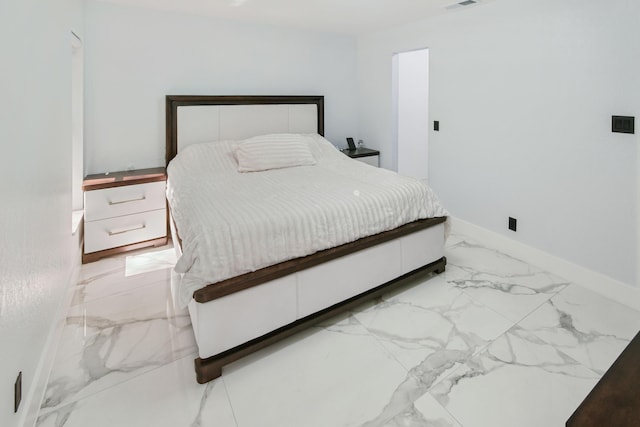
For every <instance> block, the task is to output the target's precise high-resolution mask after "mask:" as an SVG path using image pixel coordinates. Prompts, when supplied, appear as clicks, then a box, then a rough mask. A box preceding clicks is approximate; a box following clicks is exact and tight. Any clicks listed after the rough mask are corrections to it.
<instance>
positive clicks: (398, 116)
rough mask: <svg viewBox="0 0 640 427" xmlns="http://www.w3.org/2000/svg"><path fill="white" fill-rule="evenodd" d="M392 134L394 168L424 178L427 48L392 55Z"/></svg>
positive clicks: (425, 173)
mask: <svg viewBox="0 0 640 427" xmlns="http://www.w3.org/2000/svg"><path fill="white" fill-rule="evenodd" d="M392 67H393V72H392V78H393V115H394V116H393V136H394V138H395V144H394V147H395V150H394V153H393V154H394V155H395V160H396V166H397V171H398V172H399V173H401V174H403V175H408V176H412V177H414V178H418V179H421V180H424V181H426V180H427V177H428V158H427V155H428V137H429V50H428V49H418V50H412V51H408V52H400V53H396V54H394V55H393V57H392Z"/></svg>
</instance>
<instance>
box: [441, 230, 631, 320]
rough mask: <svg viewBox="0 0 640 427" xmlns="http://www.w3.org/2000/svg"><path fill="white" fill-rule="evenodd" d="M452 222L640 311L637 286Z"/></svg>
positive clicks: (571, 280)
mask: <svg viewBox="0 0 640 427" xmlns="http://www.w3.org/2000/svg"><path fill="white" fill-rule="evenodd" d="M451 225H452V229H453V231H454V232H457V233H460V234H464V235H467V236H469V237H471V238H474V239H477V240H479V241H481V242H483V243H484V244H487V245H489V246H490V247H493V248H495V249H497V250H499V251H501V252H504V253H507V254H509V255H511V256H513V257H515V258H519V259H521V260H523V261H526V262H528V263H529V264H531V265H535V266H536V267H539V268H541V269H543V270H546V271H548V272H550V273H553V274H556V275H558V276H560V277H563V278H565V279H567V280H568V281H570V282H573V283H577V284H579V285H581V286H584V287H585V288H587V289H590V290H592V291H594V292H597V293H599V294H600V295H602V296H604V297H606V298H609V299H611V300H614V301H616V302H619V303H621V304H624V305H626V306H628V307H630V308H632V309H634V310H638V311H640V289H639V288H637V287H635V286H631V285H628V284H626V283H623V282H620V281H619V280H616V279H613V278H611V277H609V276H606V275H604V274H601V273H598V272H595V271H592V270H589V269H587V268H585V267H582V266H580V265H577V264H574V263H572V262H569V261H566V260H564V259H562V258H559V257H556V256H554V255H551V254H549V253H547V252H544V251H541V250H540V249H536V248H534V247H532V246H528V245H525V244H524V243H520V242H518V241H515V240H513V239H510V238H508V237H506V236H503V235H501V234H498V233H496V232H493V231H490V230H487V229H486V228H482V227H479V226H477V225H474V224H471V223H470V222H467V221H464V220H461V219H459V218H451Z"/></svg>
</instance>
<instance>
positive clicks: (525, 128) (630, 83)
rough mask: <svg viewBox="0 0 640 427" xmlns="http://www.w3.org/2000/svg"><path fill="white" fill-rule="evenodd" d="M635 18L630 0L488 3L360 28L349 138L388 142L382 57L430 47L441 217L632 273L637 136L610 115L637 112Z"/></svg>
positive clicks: (386, 70)
mask: <svg viewBox="0 0 640 427" xmlns="http://www.w3.org/2000/svg"><path fill="white" fill-rule="evenodd" d="M638 16H640V2H638V1H636V0H610V1H607V2H602V1H596V0H588V1H584V0H537V1H531V0H508V1H507V0H498V1H495V2H492V3H487V4H485V5H480V6H476V7H470V8H468V9H466V10H465V9H458V10H457V11H455V12H451V13H447V14H446V15H443V16H440V17H437V18H434V19H431V20H425V21H423V22H420V23H416V24H412V25H407V26H404V27H401V28H397V29H395V30H393V31H386V32H382V33H376V34H370V35H367V36H364V37H361V38H360V39H359V43H358V55H359V60H358V67H359V74H358V83H359V90H360V93H359V106H360V107H359V112H360V119H359V128H360V136H361V137H362V138H364V139H365V140H366V141H367V142H368V143H369V145H371V146H373V147H375V148H378V149H380V150H381V151H382V154H384V153H385V152H387V151H390V150H391V149H392V148H391V147H390V141H391V138H390V135H391V131H392V126H391V57H392V54H393V53H394V52H399V51H405V50H411V49H416V48H422V47H428V48H429V53H430V95H431V96H430V106H429V109H430V116H431V119H432V120H439V121H440V132H433V131H431V134H430V146H429V181H430V183H431V185H432V186H433V187H434V189H435V190H436V192H437V193H438V194H439V196H440V197H441V199H442V200H443V202H444V204H445V206H446V207H447V208H448V209H449V210H450V212H451V214H453V215H454V216H456V217H459V218H461V219H463V220H465V221H469V222H471V223H473V224H476V225H478V226H481V227H484V228H486V229H489V230H492V231H495V232H499V233H502V234H504V235H506V236H509V237H511V238H513V239H516V240H518V241H521V242H523V243H525V244H528V245H530V246H533V247H536V248H538V249H541V250H543V251H546V252H549V253H551V254H553V255H555V256H558V257H560V258H563V259H565V260H568V261H570V262H573V263H576V264H579V265H581V266H584V267H586V268H588V269H590V270H594V271H597V272H600V273H602V274H605V275H607V276H610V277H612V278H614V279H617V280H619V281H622V282H624V283H627V284H635V283H636V282H637V280H638V277H637V274H638V268H637V259H638V243H637V240H638V200H637V198H638V189H637V186H638V175H637V169H638V158H639V156H638V135H637V134H636V135H623V134H612V133H611V131H610V127H611V124H610V121H611V116H612V115H617V114H620V115H634V116H636V117H638V116H640V79H638V75H639V74H640V45H639V43H640V26H639V25H638ZM382 159H383V166H385V167H389V166H390V165H389V164H385V162H384V159H385V157H384V155H383V156H382ZM508 216H513V217H516V218H517V219H518V232H517V233H513V232H510V231H508V230H507V217H508Z"/></svg>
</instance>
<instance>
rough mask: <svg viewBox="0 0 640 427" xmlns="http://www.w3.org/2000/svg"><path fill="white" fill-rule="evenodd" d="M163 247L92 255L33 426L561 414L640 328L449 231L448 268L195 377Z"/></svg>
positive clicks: (473, 422) (593, 299)
mask: <svg viewBox="0 0 640 427" xmlns="http://www.w3.org/2000/svg"><path fill="white" fill-rule="evenodd" d="M167 249H168V248H167V247H165V248H160V249H159V250H158V249H155V250H146V251H141V252H139V253H136V254H134V256H133V257H127V256H118V257H113V258H107V259H104V260H101V261H98V262H96V263H92V264H89V265H86V266H83V269H82V270H81V274H80V282H79V284H78V286H77V287H76V295H75V297H74V303H73V305H72V306H71V307H70V310H69V315H68V319H67V325H66V327H65V329H64V331H63V337H62V339H61V342H60V345H59V350H58V354H57V356H56V361H55V363H54V369H53V371H52V374H51V378H50V381H49V384H48V387H47V391H46V395H45V401H44V402H43V405H42V408H41V411H40V417H39V420H38V424H37V425H38V427H49V426H57V427H75V426H86V425H92V426H97V427H99V426H116V425H117V426H131V427H138V426H147V425H154V426H160V427H162V426H167V427H168V426H172V427H173V426H190V427H206V426H212V425H215V426H216V427H218V426H221V427H227V426H228V427H258V426H259V427H268V426H278V427H299V426H305V427H310V426H322V427H325V426H332V427H334V426H335V427H339V426H363V427H374V426H375V427H378V426H385V427H398V426H409V427H418V426H421V427H422V426H436V427H445V426H446V427H450V426H451V427H461V426H465V427H484V426H487V427H489V426H490V427H501V426H505V427H511V426H514V425H517V426H519V427H520V426H523V427H526V426H529V425H530V426H536V427H537V426H539V425H563V424H564V421H565V420H566V418H567V417H568V416H569V415H570V413H571V412H572V411H573V409H575V407H576V406H577V405H578V404H579V402H580V401H581V400H582V398H584V396H586V394H587V393H588V391H589V390H590V389H591V388H592V387H593V385H595V382H596V381H597V380H598V378H599V377H600V376H601V375H602V373H603V372H604V370H606V368H607V367H608V366H609V365H610V364H611V363H612V362H613V360H614V359H615V357H617V355H618V354H619V352H620V351H622V349H623V348H624V346H625V345H626V343H627V342H628V341H629V340H630V339H631V338H632V337H633V335H634V334H635V333H636V332H637V330H638V329H639V328H640V314H639V313H638V312H636V311H633V310H631V309H628V308H627V307H624V306H621V305H620V304H617V303H614V302H612V301H610V300H606V299H605V298H602V297H601V296H599V295H596V294H594V293H592V292H590V291H586V290H585V289H584V288H582V287H580V286H579V285H577V284H569V283H568V282H566V281H565V280H563V279H561V278H558V277H556V276H554V275H552V274H550V273H547V272H545V271H542V270H540V269H538V268H536V267H533V266H531V265H529V264H527V263H525V262H523V261H520V260H518V259H516V258H513V257H511V256H509V255H506V254H502V253H500V252H498V251H495V250H493V249H491V248H489V247H485V246H483V245H482V244H481V243H478V242H474V241H472V240H470V239H468V238H467V237H466V236H464V235H459V234H455V233H454V234H452V235H451V236H450V237H449V240H448V242H447V245H446V250H445V254H446V256H447V258H448V261H449V264H448V266H447V271H445V273H443V274H440V275H432V274H428V275H417V276H414V277H413V278H411V279H410V280H407V283H406V284H404V285H403V286H401V287H400V288H399V289H398V290H396V291H393V292H390V293H388V294H386V295H384V296H383V297H381V298H379V299H378V300H376V301H374V302H371V303H368V304H364V305H362V306H361V307H359V308H357V309H355V310H353V311H352V312H351V313H347V314H345V315H343V316H339V317H336V318H334V319H331V320H330V321H327V322H324V323H323V324H320V325H317V326H316V327H314V328H310V329H309V330H306V331H304V332H302V333H300V334H297V335H295V336H294V337H290V338H288V339H287V340H284V341H283V342H280V343H278V344H275V345H273V346H270V347H269V348H267V349H264V350H262V351H260V352H258V353H255V354H253V355H250V356H247V357H246V358H244V359H241V360H239V361H237V362H235V363H233V364H231V365H229V366H227V367H225V369H224V371H223V375H222V377H221V378H219V379H217V380H215V381H212V382H210V383H208V384H206V385H200V384H197V383H196V381H195V375H194V372H193V358H194V357H195V354H196V346H195V341H194V338H193V332H192V329H191V323H190V319H189V316H188V313H187V312H186V311H185V310H175V308H174V307H173V304H171V296H170V290H169V288H170V273H171V269H170V268H169V267H170V266H171V265H172V263H173V262H175V258H174V257H173V256H172V251H169V250H167ZM154 253H155V255H154ZM541 407H544V408H547V409H546V410H544V411H540V408H541ZM96 416H98V417H101V418H100V420H99V421H98V422H96V421H95V419H96Z"/></svg>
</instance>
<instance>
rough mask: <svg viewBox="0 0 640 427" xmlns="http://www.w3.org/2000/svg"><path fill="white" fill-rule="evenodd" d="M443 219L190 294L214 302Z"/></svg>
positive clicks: (425, 221) (424, 221)
mask: <svg viewBox="0 0 640 427" xmlns="http://www.w3.org/2000/svg"><path fill="white" fill-rule="evenodd" d="M446 219H447V218H446V217H435V218H426V219H420V220H417V221H414V222H411V223H409V224H405V225H402V226H400V227H398V228H395V229H393V230H389V231H384V232H382V233H378V234H375V235H373V236H368V237H364V238H362V239H359V240H356V241H355V242H351V243H346V244H344V245H341V246H337V247H335V248H330V249H325V250H323V251H319V252H316V253H314V254H311V255H308V256H305V257H300V258H295V259H292V260H289V261H285V262H281V263H279V264H276V265H273V266H270V267H266V268H262V269H260V270H256V271H253V272H251V273H246V274H243V275H241V276H236V277H232V278H230V279H227V280H223V281H220V282H217V283H214V284H211V285H208V286H206V287H204V288H202V289H199V290H197V291H195V292H194V293H193V299H195V300H196V302H199V303H205V302H208V301H212V300H214V299H217V298H221V297H223V296H225V295H229V294H232V293H234V292H238V291H242V290H244V289H248V288H251V287H254V286H257V285H260V284H262V283H266V282H268V281H271V280H275V279H279V278H281V277H284V276H287V275H289V274H292V273H295V272H296V271H300V270H304V269H307V268H310V267H314V266H316V265H319V264H322V263H324V262H327V261H331V260H333V259H336V258H340V257H342V256H345V255H349V254H352V253H354V252H357V251H360V250H363V249H367V248H369V247H371V246H375V245H378V244H380V243H384V242H388V241H390V240H393V239H397V238H398V237H402V236H406V235H408V234H411V233H413V232H416V231H420V230H423V229H426V228H429V227H433V226H435V225H438V224H441V223H443V222H445V221H446Z"/></svg>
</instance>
